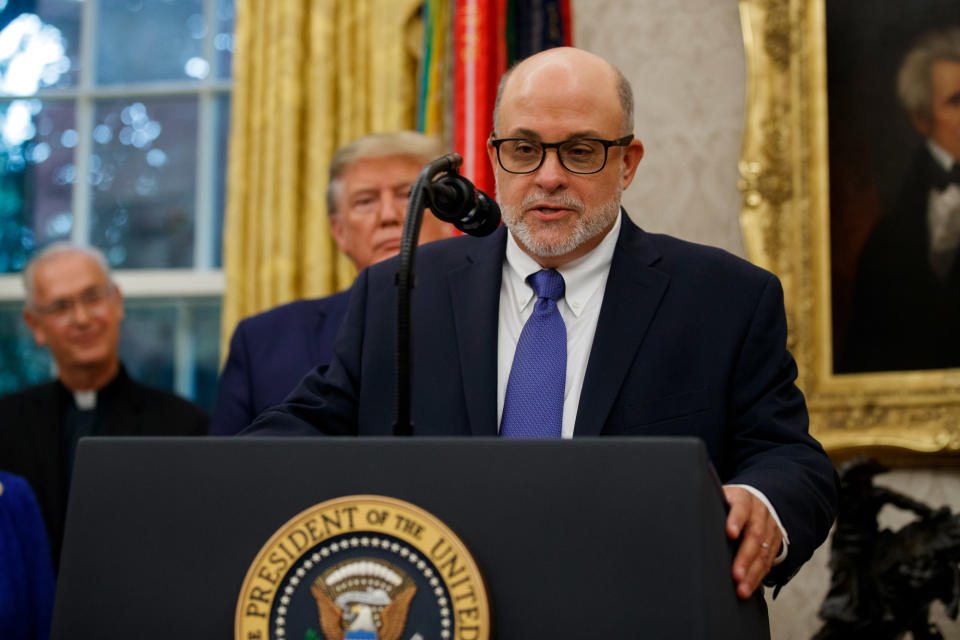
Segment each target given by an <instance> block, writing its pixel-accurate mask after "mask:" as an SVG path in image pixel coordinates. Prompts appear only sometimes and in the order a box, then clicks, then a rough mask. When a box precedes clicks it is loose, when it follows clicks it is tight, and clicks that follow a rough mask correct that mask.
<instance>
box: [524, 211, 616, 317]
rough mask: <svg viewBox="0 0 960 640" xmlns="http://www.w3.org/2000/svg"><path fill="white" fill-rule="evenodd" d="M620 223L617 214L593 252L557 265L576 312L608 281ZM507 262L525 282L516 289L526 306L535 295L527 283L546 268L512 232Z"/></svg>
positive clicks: (570, 303)
mask: <svg viewBox="0 0 960 640" xmlns="http://www.w3.org/2000/svg"><path fill="white" fill-rule="evenodd" d="M621 213H622V209H621ZM620 226H621V221H620V215H617V218H616V221H615V222H614V223H613V227H611V229H610V231H608V232H607V235H606V236H604V238H603V240H601V241H600V244H598V245H597V246H596V247H594V248H593V250H592V251H590V252H589V253H587V254H586V255H584V256H580V257H579V258H577V259H576V260H572V261H570V262H568V263H566V264H564V265H562V266H560V267H557V271H559V272H560V275H562V276H563V282H564V287H565V293H564V296H563V297H564V299H565V300H566V302H567V306H569V307H570V310H571V311H573V313H574V315H576V316H579V315H580V314H581V313H582V312H583V310H584V309H585V308H586V305H587V304H588V303H589V302H590V299H591V298H592V297H593V295H594V294H595V293H596V292H597V291H598V290H599V288H600V287H601V286H602V285H603V283H604V282H606V276H607V273H608V272H609V270H610V263H611V262H613V252H614V250H616V248H617V238H619V237H620ZM507 265H508V266H509V268H510V271H511V272H512V273H513V275H514V276H515V277H516V278H517V279H518V280H519V281H520V282H522V283H524V286H519V287H516V288H515V291H517V295H518V296H519V297H518V299H517V300H516V301H515V302H516V303H517V305H518V306H519V308H521V309H522V308H523V307H525V306H527V304H529V302H530V300H531V299H532V298H533V288H532V287H530V285H529V284H527V282H526V280H527V277H528V276H530V274H533V273H536V272H537V271H540V270H541V269H543V267H541V266H540V265H539V264H538V263H537V261H536V260H534V259H533V258H531V257H530V256H529V255H527V254H526V253H525V252H524V250H523V249H521V248H520V245H518V244H517V241H516V240H515V239H514V237H513V234H512V233H508V234H507Z"/></svg>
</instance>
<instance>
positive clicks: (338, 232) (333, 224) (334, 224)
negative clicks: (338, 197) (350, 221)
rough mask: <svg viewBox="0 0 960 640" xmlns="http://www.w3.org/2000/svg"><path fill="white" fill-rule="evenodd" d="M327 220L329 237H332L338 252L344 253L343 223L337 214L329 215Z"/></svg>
mask: <svg viewBox="0 0 960 640" xmlns="http://www.w3.org/2000/svg"><path fill="white" fill-rule="evenodd" d="M327 219H328V220H329V221H330V235H332V236H333V241H334V242H336V243H337V247H339V248H340V251H342V252H343V253H346V251H344V250H343V246H344V241H345V240H346V237H345V232H344V228H343V221H342V220H340V216H339V215H337V214H334V215H331V216H330V217H329V218H327Z"/></svg>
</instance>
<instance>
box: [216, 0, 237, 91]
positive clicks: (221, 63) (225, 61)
mask: <svg viewBox="0 0 960 640" xmlns="http://www.w3.org/2000/svg"><path fill="white" fill-rule="evenodd" d="M233 30H234V17H233V0H217V33H216V35H215V36H214V38H213V47H214V49H216V50H217V77H218V78H222V79H226V78H229V77H230V76H231V74H232V73H233V43H234V39H233Z"/></svg>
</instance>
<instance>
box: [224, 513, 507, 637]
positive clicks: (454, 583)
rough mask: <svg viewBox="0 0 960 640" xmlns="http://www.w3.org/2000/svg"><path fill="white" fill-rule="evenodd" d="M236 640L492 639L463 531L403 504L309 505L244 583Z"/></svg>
mask: <svg viewBox="0 0 960 640" xmlns="http://www.w3.org/2000/svg"><path fill="white" fill-rule="evenodd" d="M234 628H235V637H236V638H237V640H267V639H268V638H269V639H274V640H320V639H321V638H322V639H324V640H432V639H433V638H437V639H440V640H488V639H489V637H490V608H489V604H488V601H487V592H486V588H485V586H484V584H483V580H482V578H481V576H480V571H479V570H478V568H477V565H476V563H475V562H474V560H473V558H472V557H471V556H470V553H469V551H467V548H466V547H465V546H464V545H463V543H462V542H461V541H460V539H459V538H457V536H456V535H455V534H454V533H453V532H452V531H451V530H450V529H449V528H448V527H447V526H446V525H444V524H443V523H442V522H440V521H439V520H437V519H436V518H435V517H433V516H432V515H430V514H429V513H427V512H426V511H424V510H423V509H420V508H419V507H417V506H415V505H412V504H410V503H408V502H403V501H401V500H396V499H394V498H387V497H384V496H372V495H357V496H346V497H343V498H336V499H333V500H328V501H326V502H322V503H320V504H318V505H315V506H313V507H311V508H309V509H307V510H305V511H303V512H301V513H299V514H298V515H296V516H295V517H294V518H293V519H291V520H290V521H289V522H287V523H286V524H285V525H283V527H282V528H281V529H280V530H279V531H277V532H276V533H275V534H274V535H273V537H271V538H270V540H269V541H267V543H266V545H264V547H263V548H262V549H261V550H260V553H259V554H258V555H257V557H256V559H255V560H254V561H253V564H251V565H250V569H249V570H248V571H247V576H246V578H245V579H244V581H243V587H242V588H241V590H240V599H239V600H238V602H237V613H236V623H235V626H234Z"/></svg>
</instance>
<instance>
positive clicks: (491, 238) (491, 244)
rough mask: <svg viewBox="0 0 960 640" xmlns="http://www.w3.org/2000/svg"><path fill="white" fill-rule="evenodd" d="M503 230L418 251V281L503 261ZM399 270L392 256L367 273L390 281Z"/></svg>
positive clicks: (437, 243)
mask: <svg viewBox="0 0 960 640" xmlns="http://www.w3.org/2000/svg"><path fill="white" fill-rule="evenodd" d="M506 232H507V229H506V226H504V225H500V227H498V228H497V230H496V231H494V232H493V233H492V234H490V235H488V236H483V237H476V236H469V235H462V236H456V237H453V238H446V239H444V240H436V241H434V242H428V243H427V244H423V245H420V246H419V247H418V248H417V258H416V266H417V278H418V283H419V281H420V279H425V278H431V277H434V276H444V277H445V275H446V273H447V270H449V269H455V268H457V267H458V266H461V265H463V264H466V263H472V262H476V261H478V260H485V259H489V258H494V259H500V260H502V259H503V251H504V247H505V246H506ZM399 266H400V256H399V255H398V256H394V257H392V258H389V259H387V260H384V261H383V262H378V263H377V264H374V265H372V266H370V267H369V268H368V269H367V270H366V271H367V272H368V273H369V276H370V277H371V278H373V279H379V278H385V279H387V280H390V281H391V282H392V281H393V279H394V277H395V274H396V273H397V269H398V268H399Z"/></svg>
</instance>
